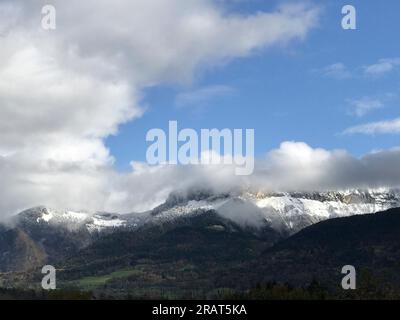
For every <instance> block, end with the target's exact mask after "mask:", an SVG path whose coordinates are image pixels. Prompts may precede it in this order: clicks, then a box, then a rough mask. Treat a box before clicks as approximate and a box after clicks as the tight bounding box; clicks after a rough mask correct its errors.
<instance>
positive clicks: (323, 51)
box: [106, 0, 400, 170]
mask: <svg viewBox="0 0 400 320" xmlns="http://www.w3.org/2000/svg"><path fill="white" fill-rule="evenodd" d="M279 3H281V2H280V1H268V2H266V1H258V0H250V1H236V2H234V3H233V4H230V5H229V6H228V10H229V11H233V12H237V13H239V14H245V13H255V12H257V11H268V10H271V8H274V7H275V6H276V5H278V4H279ZM346 4H352V5H354V6H355V8H356V10H357V30H343V29H342V28H341V18H342V14H341V8H342V7H343V6H344V5H346ZM319 5H320V6H321V8H322V10H323V11H322V15H321V19H320V22H319V26H318V27H317V28H316V29H314V30H313V31H312V32H310V34H309V35H308V36H307V38H306V39H305V40H304V41H297V42H295V43H290V44H288V45H287V46H279V47H274V48H272V49H266V50H260V51H258V52H256V53H255V54H254V55H252V56H250V57H246V58H240V59H236V60H234V61H231V62H229V63H226V64H224V65H223V66H218V67H214V68H213V69H208V70H200V71H199V72H198V74H197V76H196V77H195V79H194V80H193V81H192V83H190V84H166V85H162V86H156V87H151V88H147V89H146V90H145V91H144V94H143V98H142V105H144V106H146V109H147V111H146V112H145V113H144V115H143V116H142V117H141V118H140V119H136V120H135V121H133V122H130V123H128V124H125V125H122V126H121V127H120V130H119V134H118V135H117V136H112V137H109V138H108V139H107V142H106V144H107V146H108V147H109V148H110V150H111V153H112V154H113V155H114V157H115V158H116V166H117V167H118V168H119V169H122V170H124V169H128V168H129V163H130V161H132V160H140V161H142V160H144V159H145V153H146V148H147V146H148V143H146V141H145V135H146V132H147V131H148V130H149V129H151V128H164V129H166V128H167V126H168V121H169V120H177V121H178V124H179V127H180V128H186V127H188V128H194V129H196V130H200V129H201V128H219V129H222V128H254V129H255V131H256V155H257V156H259V157H262V156H263V155H264V154H265V153H266V152H267V151H268V150H271V149H274V148H276V147H278V146H279V144H280V143H281V142H283V141H292V140H294V141H304V142H306V143H308V144H309V145H311V146H312V147H321V148H326V149H346V150H348V151H349V152H351V153H352V154H354V155H356V156H360V155H363V154H365V153H368V152H370V151H372V150H377V149H387V148H391V147H394V146H397V145H398V144H399V137H398V135H395V134H392V135H391V134H387V135H362V134H359V135H357V134H355V135H343V134H341V132H343V130H345V129H346V128H348V127H351V126H355V125H359V124H363V123H369V122H375V121H381V120H389V119H392V118H395V117H397V116H398V106H399V102H400V101H399V100H400V98H399V97H397V96H396V94H397V93H398V89H399V85H400V83H399V80H400V78H399V71H400V68H399V70H396V67H394V68H393V70H392V71H391V72H386V73H384V74H381V75H378V76H377V75H367V74H366V73H365V67H367V66H370V65H373V64H376V63H378V61H379V60H380V59H393V58H397V57H398V56H400V54H399V52H400V50H399V49H400V42H399V41H396V37H397V34H398V30H400V20H399V19H398V12H399V11H400V3H399V2H398V1H395V0H388V1H384V2H383V1H376V0H371V1H350V2H349V1H337V0H334V1H333V0H331V1H323V2H321V3H320V4H319ZM335 64H336V65H337V66H338V65H339V64H341V69H340V70H338V71H337V73H333V74H332V73H329V72H328V70H330V69H329V66H332V65H335ZM182 96H184V97H189V98H190V97H191V98H192V99H189V102H187V101H186V100H188V99H186V100H185V99H183V101H184V102H183V103H182V102H179V101H181V100H179V99H180V98H179V97H182ZM359 100H364V101H365V100H367V101H371V100H372V101H375V102H376V101H378V104H380V105H381V106H380V108H377V109H375V110H371V112H368V113H366V114H364V115H363V116H357V115H356V114H355V109H354V108H355V104H356V102H357V101H359ZM185 101H186V105H185Z"/></svg>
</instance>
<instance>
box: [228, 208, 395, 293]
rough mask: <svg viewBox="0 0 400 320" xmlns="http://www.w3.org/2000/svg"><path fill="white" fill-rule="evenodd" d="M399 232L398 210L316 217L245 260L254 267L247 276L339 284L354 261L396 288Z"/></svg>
mask: <svg viewBox="0 0 400 320" xmlns="http://www.w3.org/2000/svg"><path fill="white" fill-rule="evenodd" d="M399 231H400V209H391V210H388V211H386V212H383V213H376V214H368V215H360V216H352V217H346V218H336V219H331V220H327V221H324V222H320V223H318V224H315V225H312V226H310V227H308V228H305V229H304V230H302V231H300V232H299V233H297V234H295V235H293V236H291V237H289V238H288V239H285V240H283V241H281V242H279V243H277V244H276V245H275V246H273V247H272V248H269V249H267V250H266V251H265V252H264V253H263V254H262V255H261V256H260V258H259V259H258V260H257V262H254V263H252V264H251V265H247V266H246V268H247V269H250V270H254V273H252V274H250V275H249V278H248V280H249V281H250V283H253V284H255V283H263V282H264V283H265V282H270V281H280V282H289V283H292V284H297V285H304V284H307V283H310V282H311V281H312V280H313V279H318V280H319V281H321V282H322V283H324V284H325V285H326V286H328V287H331V288H336V289H338V288H339V286H340V283H341V279H342V277H343V275H342V274H341V273H340V272H341V269H342V267H343V266H345V265H353V266H354V267H355V268H356V270H357V271H358V272H359V273H362V272H364V271H366V270H369V271H370V272H372V273H373V274H374V276H376V277H378V278H382V280H383V281H385V282H386V283H390V284H392V285H394V286H397V287H398V288H400V273H399V270H400V232H399ZM240 272H245V271H243V270H241V271H240ZM260 275H261V276H260ZM229 281H231V280H230V279H229Z"/></svg>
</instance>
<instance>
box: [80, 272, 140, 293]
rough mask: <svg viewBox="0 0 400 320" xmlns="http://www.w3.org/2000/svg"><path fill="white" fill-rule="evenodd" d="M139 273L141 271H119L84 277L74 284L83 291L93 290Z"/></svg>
mask: <svg viewBox="0 0 400 320" xmlns="http://www.w3.org/2000/svg"><path fill="white" fill-rule="evenodd" d="M140 273H141V271H140V270H138V269H128V270H119V271H115V272H112V273H110V274H106V275H102V276H94V277H85V278H82V279H79V280H77V281H76V282H75V283H74V284H75V285H76V286H78V287H79V288H81V289H84V290H93V289H96V288H97V287H99V286H103V285H105V284H106V283H107V282H108V281H110V280H113V279H121V278H127V277H130V276H133V275H138V274H140Z"/></svg>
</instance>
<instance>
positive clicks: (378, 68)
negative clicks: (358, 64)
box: [364, 58, 400, 76]
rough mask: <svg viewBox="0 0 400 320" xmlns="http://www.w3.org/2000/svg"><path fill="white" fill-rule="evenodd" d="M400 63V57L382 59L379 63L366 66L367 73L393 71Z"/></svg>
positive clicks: (376, 73) (379, 73)
mask: <svg viewBox="0 0 400 320" xmlns="http://www.w3.org/2000/svg"><path fill="white" fill-rule="evenodd" d="M399 65H400V58H390V59H380V60H379V61H378V62H377V63H374V64H371V65H369V66H365V67H364V72H365V74H367V75H372V76H380V75H383V74H386V73H389V72H391V71H393V70H394V69H395V68H396V67H398V66H399Z"/></svg>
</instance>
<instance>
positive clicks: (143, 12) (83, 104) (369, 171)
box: [0, 0, 400, 216]
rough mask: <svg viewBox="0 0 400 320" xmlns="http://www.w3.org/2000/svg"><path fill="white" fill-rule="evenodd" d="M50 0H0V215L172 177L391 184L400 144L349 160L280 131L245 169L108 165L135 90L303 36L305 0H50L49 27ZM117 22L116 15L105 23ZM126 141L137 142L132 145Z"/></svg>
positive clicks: (114, 201)
mask: <svg viewBox="0 0 400 320" xmlns="http://www.w3.org/2000/svg"><path fill="white" fill-rule="evenodd" d="M48 2H49V1H46V3H45V2H43V1H34V0H31V1H22V0H19V1H15V0H13V1H11V0H1V1H0V34H1V35H2V37H1V51H0V176H1V181H0V214H1V215H2V216H5V215H10V214H13V213H16V212H18V211H20V210H22V209H24V208H27V207H32V206H35V205H39V204H46V205H49V206H52V207H57V208H65V207H68V208H71V209H74V208H75V209H80V208H85V209H89V210H109V211H120V212H128V211H141V210H145V209H149V208H151V207H154V206H155V205H157V204H159V203H161V202H162V201H164V200H165V198H166V197H167V195H168V194H169V193H170V192H171V191H172V190H174V189H175V188H182V189H184V188H185V187H188V186H191V185H193V184H204V185H210V186H212V187H215V188H232V187H235V186H238V187H239V186H240V187H243V186H252V187H255V188H263V189H279V190H284V189H328V188H347V187H352V186H357V187H363V186H380V185H385V186H393V185H395V184H396V183H397V182H398V181H399V178H400V171H399V169H398V165H397V164H398V163H399V160H400V150H398V149H394V150H389V151H383V152H379V153H375V154H370V155H367V156H365V157H363V158H361V159H356V158H354V157H352V156H351V155H350V154H348V153H346V152H345V151H326V150H322V149H312V148H311V147H309V146H308V145H306V144H304V143H294V142H286V143H283V144H282V145H281V146H280V148H278V149H277V150H274V151H272V152H269V153H268V155H267V158H266V159H259V160H258V161H257V165H256V170H255V173H254V174H253V175H252V176H249V177H237V176H234V175H233V170H232V168H231V167H224V168H220V167H217V166H211V167H201V166H195V167H176V166H160V167H148V166H147V165H146V164H143V163H137V162H134V163H133V170H132V172H130V173H119V172H117V171H116V170H114V168H113V162H114V158H113V156H112V155H111V154H110V151H109V150H108V148H107V147H106V146H105V144H104V139H105V138H107V137H108V136H110V135H115V134H117V133H118V127H119V126H120V125H121V124H123V123H126V122H129V121H132V120H134V119H136V118H138V117H140V116H141V115H142V114H143V112H144V108H143V107H142V106H141V94H142V90H143V89H144V88H146V87H149V86H154V85H159V84H164V83H186V82H190V81H191V80H192V78H193V77H194V75H195V74H196V72H197V71H198V70H200V69H204V68H210V67H212V66H215V65H220V64H222V63H227V62H229V61H230V60H232V59H235V58H240V57H246V56H248V55H251V54H252V53H253V52H254V51H256V50H260V49H264V48H269V47H272V46H276V45H282V44H288V43H290V42H292V41H294V40H301V39H304V38H305V37H306V36H307V35H308V33H309V32H310V31H311V30H312V29H313V28H314V27H316V26H317V25H318V18H319V10H318V8H316V7H313V6H305V5H298V4H296V5H286V6H282V7H280V8H277V9H276V10H274V11H272V12H259V13H256V14H250V15H239V14H235V13H231V12H229V11H228V10H226V9H225V8H224V6H223V5H221V3H216V2H214V1H211V0H197V1H196V0H186V1H178V0H172V1H171V0H168V1H149V0H145V1H144V0H137V1H128V0H118V1H114V3H113V7H111V8H110V6H109V1H106V0H96V1H95V0H87V1H77V0H70V1H61V0H55V1H50V3H51V4H54V5H55V7H56V9H57V29H56V30H55V31H54V32H46V31H44V30H42V29H41V27H40V19H39V18H40V12H41V7H42V5H44V4H48ZM106 21H113V23H105V22H106ZM131 147H134V145H133V144H132V146H131Z"/></svg>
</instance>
